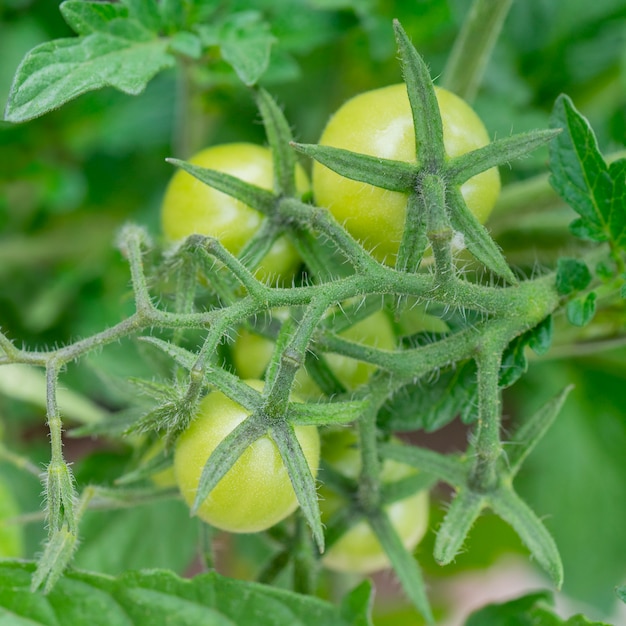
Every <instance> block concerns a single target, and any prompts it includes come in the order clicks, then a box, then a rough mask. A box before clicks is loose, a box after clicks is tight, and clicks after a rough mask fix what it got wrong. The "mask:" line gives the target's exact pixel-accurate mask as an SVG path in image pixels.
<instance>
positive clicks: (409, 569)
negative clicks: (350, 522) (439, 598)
mask: <svg viewBox="0 0 626 626" xmlns="http://www.w3.org/2000/svg"><path fill="white" fill-rule="evenodd" d="M367 522H368V523H369V525H370V526H371V528H372V530H373V531H374V534H375V535H376V537H377V539H378V541H380V545H381V546H382V547H383V550H384V551H385V553H386V554H387V556H388V557H389V560H390V561H391V566H392V567H393V570H394V572H395V574H396V576H397V577H398V580H399V581H400V584H401V585H402V589H403V590H404V593H406V595H407V597H408V599H409V600H410V601H411V602H412V603H413V605H414V606H415V608H416V609H417V610H418V611H419V612H420V613H421V614H422V615H423V616H424V618H425V619H426V621H427V622H428V623H429V624H434V617H433V614H432V610H431V608H430V604H429V602H428V596H427V594H426V585H425V584H424V578H423V576H422V572H421V570H420V567H419V565H418V564H417V561H416V560H415V559H414V558H413V555H412V554H411V553H410V552H408V551H407V549H406V548H405V547H404V545H403V543H402V540H401V539H400V537H399V536H398V533H397V532H396V530H395V528H394V527H393V525H392V524H391V521H390V520H389V517H388V516H387V514H386V513H385V512H384V511H383V510H378V511H376V512H372V513H370V514H368V515H367Z"/></svg>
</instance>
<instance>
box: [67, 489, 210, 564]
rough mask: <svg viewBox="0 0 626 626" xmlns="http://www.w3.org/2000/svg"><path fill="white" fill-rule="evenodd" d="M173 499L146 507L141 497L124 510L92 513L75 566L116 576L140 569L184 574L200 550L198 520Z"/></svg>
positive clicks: (85, 522)
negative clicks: (129, 570)
mask: <svg viewBox="0 0 626 626" xmlns="http://www.w3.org/2000/svg"><path fill="white" fill-rule="evenodd" d="M173 498H174V497H172V498H167V499H163V500H159V501H152V502H150V501H148V502H147V503H143V504H141V505H139V503H138V502H137V499H135V501H134V502H133V501H132V500H131V502H129V505H128V506H126V507H123V508H120V509H119V510H115V511H88V512H87V513H86V514H85V517H84V518H83V519H82V520H81V524H80V545H79V546H78V549H77V550H76V555H75V557H74V560H73V561H72V564H73V566H74V567H77V568H81V569H84V570H91V571H94V572H99V573H101V574H109V575H112V576H117V575H119V574H121V573H122V572H124V571H126V570H128V569H140V568H141V569H143V568H169V569H172V570H174V571H175V572H179V573H182V572H184V571H185V570H186V568H187V567H188V565H189V563H190V562H191V561H192V559H193V557H194V554H195V552H196V550H197V544H198V532H197V529H198V521H197V520H196V519H192V518H191V517H190V516H189V508H188V507H187V506H186V505H185V504H184V503H183V502H181V501H180V500H175V499H173ZM164 537H172V538H174V537H175V538H176V539H175V541H174V540H172V541H164Z"/></svg>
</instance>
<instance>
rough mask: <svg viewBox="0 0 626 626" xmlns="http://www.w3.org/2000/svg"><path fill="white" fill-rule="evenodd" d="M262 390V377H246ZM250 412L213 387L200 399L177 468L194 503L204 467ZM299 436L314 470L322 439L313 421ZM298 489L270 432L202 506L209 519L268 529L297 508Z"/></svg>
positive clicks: (234, 528) (233, 527)
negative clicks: (294, 488)
mask: <svg viewBox="0 0 626 626" xmlns="http://www.w3.org/2000/svg"><path fill="white" fill-rule="evenodd" d="M246 382H247V384H248V385H250V386H251V387H254V388H255V389H257V390H259V391H261V390H262V389H263V382H262V381H257V380H250V381H246ZM248 415H249V412H248V411H246V410H245V409H244V408H243V407H242V406H240V405H239V404H237V403H236V402H234V401H233V400H231V399H230V398H228V397H227V396H225V395H224V394H223V393H221V392H218V391H213V392H211V393H209V394H208V395H207V396H206V397H205V398H203V400H202V401H201V402H200V406H199V408H198V413H197V415H196V417H195V419H194V420H193V421H192V422H191V424H190V425H189V428H187V430H185V431H184V432H183V433H182V434H181V435H180V437H179V438H178V440H177V442H176V447H175V450H174V472H175V475H176V482H177V483H178V487H179V489H180V492H181V494H182V496H183V498H184V499H185V501H186V502H187V504H189V505H191V504H192V503H193V501H194V499H195V497H196V491H197V489H198V484H199V482H200V476H201V474H202V470H203V468H204V466H205V464H206V462H207V460H208V458H209V456H210V455H211V453H212V452H213V450H215V448H217V446H218V445H219V443H220V442H221V441H222V440H223V439H224V438H225V437H226V436H227V435H228V434H229V433H230V432H231V431H232V430H234V429H235V427H236V426H238V425H239V424H240V423H241V422H242V421H243V420H244V419H246V417H248ZM295 433H296V437H297V439H298V442H299V443H300V446H301V447H302V451H303V453H304V456H305V458H306V460H307V462H308V464H309V467H310V469H311V473H312V474H313V475H314V476H315V474H316V473H317V468H318V464H319V453H320V440H319V435H318V433H317V429H316V428H315V427H314V426H296V427H295ZM297 507H298V501H297V498H296V494H295V492H294V490H293V487H292V485H291V480H290V478H289V474H288V473H287V469H286V467H285V465H284V463H283V460H282V457H281V456H280V452H279V451H278V448H277V446H276V444H275V443H274V441H273V440H272V439H271V437H270V436H268V435H266V436H263V437H261V438H260V439H257V440H256V441H255V442H254V443H253V444H252V445H251V446H250V447H249V448H247V449H246V450H245V452H244V453H243V454H242V455H241V456H240V457H239V459H238V460H237V461H236V462H235V464H234V465H233V466H232V467H231V468H230V469H229V470H228V472H226V474H225V475H224V476H223V477H222V479H221V480H220V481H219V482H218V484H217V485H216V486H215V488H214V489H213V490H212V491H211V492H210V493H209V495H208V497H207V498H206V500H205V501H204V502H203V503H202V504H201V505H200V508H199V509H198V516H199V517H200V518H201V519H202V520H204V521H205V522H207V523H209V524H211V525H212V526H215V527H216V528H220V529H222V530H227V531H229V532H233V533H253V532H258V531H261V530H265V529H267V528H269V527H270V526H273V525H274V524H277V523H278V522H280V521H281V520H282V519H284V518H285V517H287V516H288V515H290V514H291V513H293V512H294V511H295V510H296V508H297Z"/></svg>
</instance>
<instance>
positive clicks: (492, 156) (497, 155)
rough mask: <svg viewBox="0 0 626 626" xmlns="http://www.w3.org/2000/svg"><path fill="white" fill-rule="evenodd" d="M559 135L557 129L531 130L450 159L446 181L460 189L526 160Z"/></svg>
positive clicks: (558, 129) (559, 130) (497, 140)
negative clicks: (481, 176) (492, 171)
mask: <svg viewBox="0 0 626 626" xmlns="http://www.w3.org/2000/svg"><path fill="white" fill-rule="evenodd" d="M560 132H561V129H560V128H557V129H552V130H534V131H531V132H528V133H523V134H519V135H512V136H511V137H505V138H504V139H496V140H495V141H492V142H491V143H488V144H487V145H486V146H483V147H482V148H478V149H477V150H472V151H471V152H466V153H465V154H462V155H461V156H458V157H454V158H453V159H450V160H449V163H448V166H447V168H446V178H447V179H448V180H449V181H450V183H451V184H454V185H462V184H463V183H464V182H465V181H467V180H469V179H470V178H472V176H476V174H480V173H481V172H485V171H487V170H489V169H491V168H492V167H496V166H498V165H504V164H505V163H509V162H511V161H513V160H515V159H519V158H520V157H522V156H525V155H526V154H528V153H529V152H532V151H533V150H535V149H537V148H538V147H540V146H542V145H543V144H544V143H547V142H549V141H551V140H552V139H554V137H556V136H557V135H558V134H559V133H560Z"/></svg>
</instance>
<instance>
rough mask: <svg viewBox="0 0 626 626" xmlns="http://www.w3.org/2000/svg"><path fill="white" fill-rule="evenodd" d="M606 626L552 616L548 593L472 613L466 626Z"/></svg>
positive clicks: (533, 595) (551, 601) (581, 619)
mask: <svg viewBox="0 0 626 626" xmlns="http://www.w3.org/2000/svg"><path fill="white" fill-rule="evenodd" d="M503 624H506V625H507V626H530V625H531V624H532V626H609V624H605V623H604V622H595V621H594V622H591V621H589V620H588V619H587V618H585V617H583V616H582V615H575V616H573V617H571V618H569V619H568V620H563V619H561V618H560V617H559V616H558V615H557V614H556V613H555V612H554V599H553V596H552V593H551V592H549V591H538V592H535V593H531V594H528V595H525V596H522V597H521V598H515V599H514V600H509V601H508V602H504V603H502V604H490V605H488V606H486V607H484V608H482V609H479V610H478V611H476V612H474V613H472V614H471V615H470V616H469V618H468V619H467V621H466V622H465V626H502V625H503Z"/></svg>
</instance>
